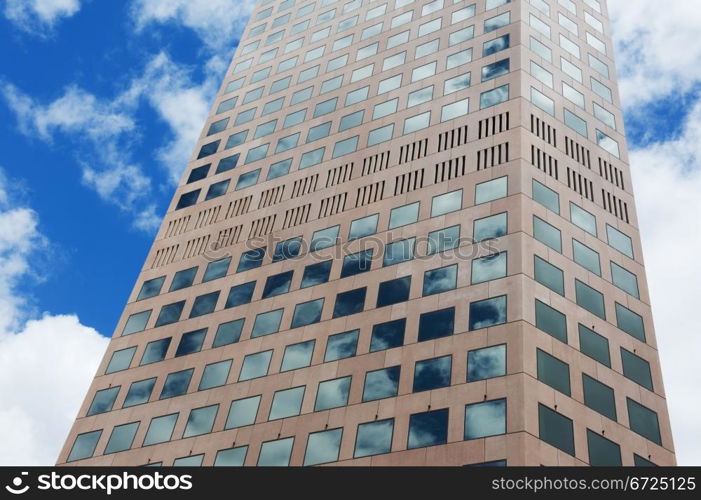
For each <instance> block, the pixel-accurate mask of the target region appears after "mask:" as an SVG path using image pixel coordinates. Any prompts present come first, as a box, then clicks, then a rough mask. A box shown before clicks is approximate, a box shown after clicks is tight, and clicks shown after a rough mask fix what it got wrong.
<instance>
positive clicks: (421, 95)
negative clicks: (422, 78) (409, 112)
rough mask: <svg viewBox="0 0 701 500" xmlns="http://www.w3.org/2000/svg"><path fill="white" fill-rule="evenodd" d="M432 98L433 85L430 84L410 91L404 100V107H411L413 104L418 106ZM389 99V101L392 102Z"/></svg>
mask: <svg viewBox="0 0 701 500" xmlns="http://www.w3.org/2000/svg"><path fill="white" fill-rule="evenodd" d="M431 99H433V85H430V86H428V87H424V88H422V89H419V90H415V91H413V92H410V93H409V95H408V97H407V102H406V107H407V108H411V107H413V106H418V105H419V104H423V103H425V102H428V101H430V100H431ZM398 100H399V99H394V100H393V101H394V102H395V104H396V102H397V101H398ZM393 101H390V102H393ZM395 111H396V106H395Z"/></svg>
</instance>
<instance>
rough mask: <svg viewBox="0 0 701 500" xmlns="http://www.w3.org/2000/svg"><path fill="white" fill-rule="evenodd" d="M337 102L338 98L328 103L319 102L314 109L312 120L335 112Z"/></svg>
mask: <svg viewBox="0 0 701 500" xmlns="http://www.w3.org/2000/svg"><path fill="white" fill-rule="evenodd" d="M337 102H338V97H334V98H333V99H329V100H328V101H324V102H320V103H319V104H317V105H316V106H315V107H314V118H317V117H319V116H323V115H327V114H329V113H332V112H333V111H336V103H337Z"/></svg>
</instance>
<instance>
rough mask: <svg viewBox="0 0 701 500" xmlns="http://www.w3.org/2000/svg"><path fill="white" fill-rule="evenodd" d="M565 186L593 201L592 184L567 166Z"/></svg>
mask: <svg viewBox="0 0 701 500" xmlns="http://www.w3.org/2000/svg"><path fill="white" fill-rule="evenodd" d="M567 187H569V188H570V189H572V190H573V191H575V192H576V193H579V195H580V196H584V197H585V198H586V199H588V200H589V201H594V184H593V183H592V181H590V180H589V179H587V178H586V177H584V176H583V175H582V174H580V173H577V172H575V171H574V170H572V169H571V168H570V167H567Z"/></svg>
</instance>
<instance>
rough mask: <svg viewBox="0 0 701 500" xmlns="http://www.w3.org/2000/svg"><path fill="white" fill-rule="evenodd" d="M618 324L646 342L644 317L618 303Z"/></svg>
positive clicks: (625, 330) (628, 332)
mask: <svg viewBox="0 0 701 500" xmlns="http://www.w3.org/2000/svg"><path fill="white" fill-rule="evenodd" d="M616 324H617V325H618V328H620V329H621V330H623V331H624V332H626V333H627V334H629V335H632V336H633V337H635V338H636V339H638V340H640V341H642V342H645V325H644V323H643V317H642V316H640V315H639V314H637V313H635V312H633V311H631V310H630V309H628V308H626V307H623V306H622V305H621V304H619V303H616Z"/></svg>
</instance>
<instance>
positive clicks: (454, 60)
mask: <svg viewBox="0 0 701 500" xmlns="http://www.w3.org/2000/svg"><path fill="white" fill-rule="evenodd" d="M469 62H472V49H465V50H461V51H460V52H456V53H454V54H451V55H449V56H448V57H447V59H446V68H445V69H446V70H451V69H453V68H457V67H458V66H462V65H463V64H467V63H469Z"/></svg>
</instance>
